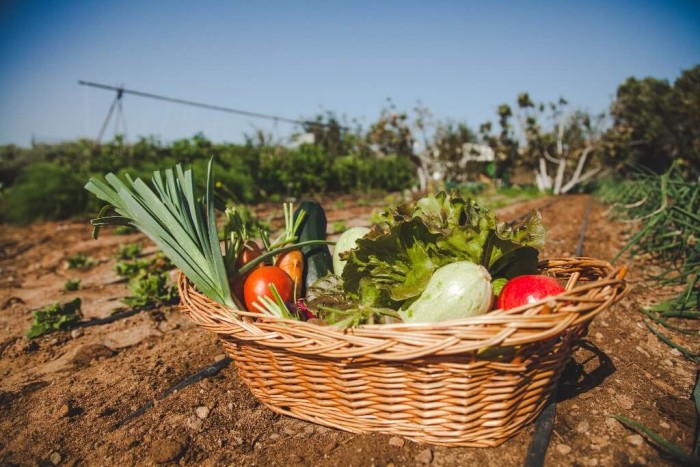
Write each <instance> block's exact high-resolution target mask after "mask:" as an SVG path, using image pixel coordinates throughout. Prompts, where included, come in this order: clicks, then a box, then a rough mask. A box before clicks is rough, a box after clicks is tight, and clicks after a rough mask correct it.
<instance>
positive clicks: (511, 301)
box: [498, 275, 564, 310]
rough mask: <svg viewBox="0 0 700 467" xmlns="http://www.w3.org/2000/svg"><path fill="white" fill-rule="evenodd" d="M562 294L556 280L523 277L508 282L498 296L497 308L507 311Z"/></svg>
mask: <svg viewBox="0 0 700 467" xmlns="http://www.w3.org/2000/svg"><path fill="white" fill-rule="evenodd" d="M562 292H564V287H562V286H561V284H559V282H557V280H556V279H554V278H552V277H547V276H535V275H525V276H518V277H514V278H513V279H511V280H509V281H508V282H507V283H506V285H505V287H503V290H501V293H500V295H499V296H498V308H500V309H503V310H508V309H510V308H515V307H518V306H521V305H527V304H530V303H535V302H539V301H540V300H542V299H543V298H546V297H551V296H552V295H558V294H560V293H562Z"/></svg>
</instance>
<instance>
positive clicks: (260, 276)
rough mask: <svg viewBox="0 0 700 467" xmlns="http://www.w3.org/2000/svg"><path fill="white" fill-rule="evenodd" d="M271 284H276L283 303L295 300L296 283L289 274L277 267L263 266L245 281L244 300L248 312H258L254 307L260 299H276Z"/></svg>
mask: <svg viewBox="0 0 700 467" xmlns="http://www.w3.org/2000/svg"><path fill="white" fill-rule="evenodd" d="M270 284H275V287H276V288H277V292H279V294H280V297H282V300H283V301H285V302H289V301H291V300H293V299H294V282H293V281H292V279H291V277H289V274H287V273H286V272H284V271H283V270H281V269H280V268H278V267H276V266H263V267H261V268H258V269H255V270H254V271H253V272H251V273H250V275H249V276H248V278H247V279H246V280H245V285H244V286H243V298H244V299H245V306H246V308H247V309H248V311H258V309H257V308H255V307H254V306H253V303H255V302H257V301H258V297H262V296H267V297H270V298H272V299H274V297H273V296H272V292H271V291H270Z"/></svg>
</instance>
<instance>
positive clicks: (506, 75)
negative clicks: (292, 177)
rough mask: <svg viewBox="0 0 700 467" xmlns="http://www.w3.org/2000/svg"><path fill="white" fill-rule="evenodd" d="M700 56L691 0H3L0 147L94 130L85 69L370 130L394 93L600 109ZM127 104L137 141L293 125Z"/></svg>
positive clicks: (491, 105) (443, 111)
mask: <svg viewBox="0 0 700 467" xmlns="http://www.w3.org/2000/svg"><path fill="white" fill-rule="evenodd" d="M698 63H700V3H698V2H679V1H673V0H668V1H655V2H651V1H617V2H614V1H598V0H591V1H586V2H562V1H551V2H525V1H505V0H504V1H459V2H446V1H425V2H398V1H397V2H390V1H387V2H384V1H380V2H374V1H359V0H355V1H348V2H342V3H341V2H305V1H296V2H271V1H269V2H234V1H224V0H219V1H191V0H189V1H177V0H170V1H155V0H154V1H98V0H93V1H82V0H74V1H55V0H48V1H39V0H25V1H19V0H16V1H7V0H0V144H7V143H16V144H20V145H23V146H26V145H28V144H29V143H30V140H31V135H32V134H35V135H36V136H37V137H38V138H39V139H44V138H51V139H53V138H56V139H70V138H76V137H89V138H94V137H95V136H97V134H98V132H99V129H100V126H101V124H102V122H103V120H104V118H105V116H106V114H107V109H108V108H109V105H110V103H111V101H112V99H113V97H114V96H113V94H111V93H108V92H105V91H100V90H95V89H90V88H86V87H83V86H79V85H78V84H77V81H78V79H84V80H88V81H96V82H101V83H106V84H111V85H123V86H125V87H127V88H133V89H137V90H141V91H146V92H152V93H157V94H163V95H168V96H173V97H179V98H183V99H189V100H194V101H201V102H206V103H211V104H218V105H223V106H229V107H235V108H240V109H246V110H251V111H257V112H263V113H271V114H278V115H282V116H288V117H291V118H308V117H313V116H314V115H315V114H317V113H318V112H320V111H324V110H333V111H335V112H337V113H338V114H341V115H346V116H348V117H350V118H352V117H355V118H358V119H360V121H362V122H364V125H365V126H367V124H369V123H370V122H372V121H373V120H374V119H376V118H377V116H378V115H379V111H380V109H381V108H382V106H383V105H384V104H385V99H386V98H387V97H392V98H393V100H394V101H395V102H396V104H397V106H398V107H399V108H400V109H405V110H409V109H411V108H412V107H413V106H414V105H415V103H416V101H417V100H418V99H420V100H421V101H422V102H423V103H424V104H425V105H426V106H427V107H429V108H430V109H431V110H432V111H433V113H434V114H435V115H436V116H437V117H438V118H440V119H448V118H449V119H454V120H458V121H464V122H466V123H467V124H468V125H470V126H471V127H473V128H476V127H478V125H479V124H480V123H482V122H483V121H486V120H489V119H494V115H495V109H496V107H497V106H498V104H500V103H502V102H513V101H514V99H515V97H516V95H517V93H519V92H521V91H528V92H530V95H531V96H532V97H533V99H536V100H538V101H547V100H553V99H556V98H558V97H559V96H563V97H565V98H566V99H568V100H569V102H570V103H571V104H572V105H573V106H575V107H579V108H582V109H585V110H589V111H592V112H600V111H604V110H606V109H607V108H608V106H609V104H610V102H611V100H612V99H613V96H614V94H615V91H616V89H617V86H618V85H619V84H620V83H621V82H622V81H623V80H624V79H626V78H627V77H629V76H636V77H645V76H654V77H657V78H664V79H668V80H671V81H673V80H674V79H675V78H676V77H677V76H678V75H679V74H680V72H681V70H683V69H687V68H690V67H692V66H694V65H696V64H698ZM124 110H125V116H126V122H127V129H128V137H129V139H130V140H134V139H135V138H136V137H137V136H139V135H154V136H156V137H159V138H161V139H162V140H164V141H170V140H173V139H177V138H182V137H190V136H192V135H193V134H194V133H196V132H198V131H202V132H204V134H205V135H206V136H208V137H209V138H211V139H213V140H215V141H242V140H243V134H244V133H252V132H253V130H254V128H255V127H259V128H262V129H265V130H269V131H273V132H275V134H276V135H278V136H280V137H281V136H284V135H287V134H289V133H290V132H292V131H293V130H294V128H292V127H290V126H288V125H286V124H283V123H278V124H277V125H276V126H275V124H273V123H271V122H266V121H260V120H253V119H249V118H244V117H238V116H233V115H227V114H220V113H215V112H209V111H205V110H197V109H192V108H187V107H181V106H177V105H174V104H167V103H163V102H158V101H151V100H145V99H142V98H138V97H133V96H126V97H125V100H124ZM107 136H108V137H110V138H111V137H112V136H113V128H112V127H110V130H108V132H107Z"/></svg>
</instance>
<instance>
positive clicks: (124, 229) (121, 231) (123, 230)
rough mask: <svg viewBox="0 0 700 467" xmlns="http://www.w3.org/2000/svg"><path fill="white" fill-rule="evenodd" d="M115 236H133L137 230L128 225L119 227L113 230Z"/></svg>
mask: <svg viewBox="0 0 700 467" xmlns="http://www.w3.org/2000/svg"><path fill="white" fill-rule="evenodd" d="M112 233H113V234H114V235H131V234H133V233H136V230H135V229H133V228H131V227H129V226H128V225H118V226H116V227H115V228H114V230H112Z"/></svg>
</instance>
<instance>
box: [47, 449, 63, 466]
mask: <svg viewBox="0 0 700 467" xmlns="http://www.w3.org/2000/svg"><path fill="white" fill-rule="evenodd" d="M49 460H50V461H51V463H52V464H53V465H58V464H60V463H61V461H62V460H63V459H62V458H61V454H59V453H58V452H56V451H54V452H52V453H51V455H50V456H49Z"/></svg>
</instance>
